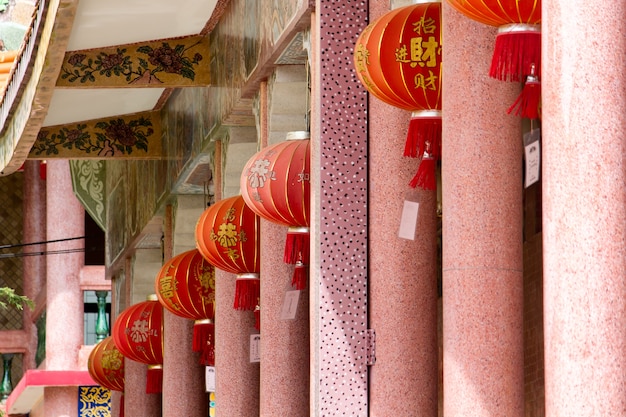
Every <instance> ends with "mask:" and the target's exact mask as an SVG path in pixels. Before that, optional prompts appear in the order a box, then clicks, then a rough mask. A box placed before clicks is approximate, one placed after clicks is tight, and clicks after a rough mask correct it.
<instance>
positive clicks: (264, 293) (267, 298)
mask: <svg viewBox="0 0 626 417" xmlns="http://www.w3.org/2000/svg"><path fill="white" fill-rule="evenodd" d="M286 234H287V227H285V226H281V225H277V224H275V223H272V222H270V221H268V220H264V219H261V242H262V245H263V253H262V254H261V273H260V276H261V388H260V389H261V393H260V396H261V401H260V403H261V407H260V415H261V416H279V415H284V416H306V415H308V413H309V292H308V289H305V290H303V291H301V292H300V297H299V301H298V307H297V308H298V309H297V312H296V317H295V319H294V320H281V319H280V314H281V309H282V306H283V301H284V298H285V292H286V291H289V290H292V289H293V288H291V277H292V273H293V265H287V264H285V263H283V254H284V244H285V236H286ZM218 401H219V400H218Z"/></svg>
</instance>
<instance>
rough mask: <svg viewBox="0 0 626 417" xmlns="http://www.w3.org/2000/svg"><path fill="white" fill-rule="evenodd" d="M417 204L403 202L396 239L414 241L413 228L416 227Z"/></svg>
mask: <svg viewBox="0 0 626 417" xmlns="http://www.w3.org/2000/svg"><path fill="white" fill-rule="evenodd" d="M419 207H420V205H419V203H416V202H415V201H406V200H405V201H404V207H403V208H402V218H401V219H400V230H399V231H398V237H399V238H401V239H408V240H415V228H416V226H417V212H418V211H419Z"/></svg>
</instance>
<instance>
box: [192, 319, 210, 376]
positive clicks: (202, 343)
mask: <svg viewBox="0 0 626 417" xmlns="http://www.w3.org/2000/svg"><path fill="white" fill-rule="evenodd" d="M214 333H215V326H214V324H213V322H212V321H211V320H209V319H205V320H196V321H195V322H194V326H193V340H192V350H193V351H194V352H200V353H201V355H200V364H202V365H205V366H214V365H215V344H214V343H213V335H214Z"/></svg>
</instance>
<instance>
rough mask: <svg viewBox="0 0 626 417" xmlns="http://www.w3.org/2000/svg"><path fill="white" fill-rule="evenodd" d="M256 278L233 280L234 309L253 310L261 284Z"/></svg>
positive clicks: (259, 294)
mask: <svg viewBox="0 0 626 417" xmlns="http://www.w3.org/2000/svg"><path fill="white" fill-rule="evenodd" d="M260 282H261V281H260V280H259V279H258V278H255V279H250V278H243V279H239V278H237V280H236V281H235V303H234V305H233V308H234V309H235V310H250V311H252V310H254V308H255V307H256V303H257V300H258V299H259V297H260V296H261V284H260Z"/></svg>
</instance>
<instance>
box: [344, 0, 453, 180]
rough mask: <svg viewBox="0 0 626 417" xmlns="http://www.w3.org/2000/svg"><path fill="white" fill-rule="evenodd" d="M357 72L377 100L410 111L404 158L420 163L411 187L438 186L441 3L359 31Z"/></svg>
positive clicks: (406, 10)
mask: <svg viewBox="0 0 626 417" xmlns="http://www.w3.org/2000/svg"><path fill="white" fill-rule="evenodd" d="M354 65H355V67H356V73H357V76H358V78H359V80H360V81H361V83H362V84H363V86H365V88H366V89H367V90H368V91H369V92H370V93H371V94H372V95H373V96H375V97H376V98H378V99H380V100H382V101H384V102H385V103H387V104H390V105H392V106H395V107H399V108H401V109H405V110H409V111H411V112H412V113H411V120H410V122H409V128H408V133H407V139H406V144H405V149H404V156H409V157H412V158H421V161H420V165H419V168H418V171H417V174H416V175H415V177H414V178H413V179H412V180H411V181H410V182H409V185H410V186H411V187H416V186H419V187H420V188H423V189H426V190H434V189H436V187H437V182H436V177H435V167H436V163H437V161H438V160H439V159H440V158H441V2H440V1H433V2H429V3H419V4H415V5H411V6H407V7H401V8H398V9H394V10H392V11H390V12H388V13H387V14H385V15H383V16H382V17H380V18H378V19H376V20H374V21H373V22H372V23H371V24H370V25H369V26H367V27H366V28H365V30H363V32H362V33H361V35H360V36H359V38H358V39H357V42H356V45H355V47H354Z"/></svg>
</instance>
